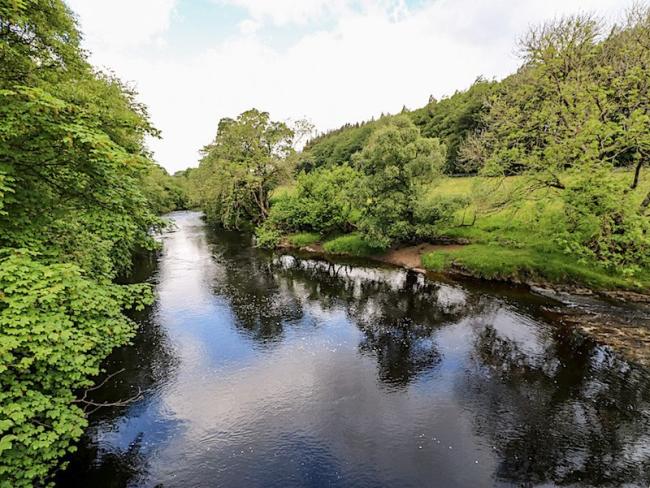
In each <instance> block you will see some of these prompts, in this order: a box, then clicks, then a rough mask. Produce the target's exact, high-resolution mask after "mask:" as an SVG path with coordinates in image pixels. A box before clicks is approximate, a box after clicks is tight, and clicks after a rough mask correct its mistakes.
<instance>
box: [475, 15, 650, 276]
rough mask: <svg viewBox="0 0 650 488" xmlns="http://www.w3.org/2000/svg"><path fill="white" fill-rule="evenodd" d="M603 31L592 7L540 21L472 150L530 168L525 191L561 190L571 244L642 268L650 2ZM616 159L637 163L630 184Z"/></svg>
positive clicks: (511, 168)
mask: <svg viewBox="0 0 650 488" xmlns="http://www.w3.org/2000/svg"><path fill="white" fill-rule="evenodd" d="M603 31H604V28H603V26H602V25H601V23H600V22H599V21H598V20H596V19H595V18H593V17H591V16H588V15H582V16H574V17H568V18H564V19H560V20H558V21H555V22H552V23H548V24H545V25H542V26H540V27H538V28H534V29H532V30H531V31H530V33H529V34H528V36H527V37H526V38H524V40H523V41H522V51H523V56H524V61H525V64H524V66H523V67H522V68H521V69H520V71H519V72H518V73H517V74H515V75H513V76H511V77H510V78H508V79H507V80H505V81H504V82H503V83H502V85H501V86H500V87H499V89H498V90H497V92H496V94H495V95H494V96H493V97H491V99H490V101H489V110H488V112H487V113H486V115H485V118H484V128H485V129H484V130H483V131H482V132H481V133H480V134H478V135H477V136H476V138H474V139H473V140H471V141H470V142H469V143H468V144H467V146H466V147H465V148H464V153H465V155H466V157H467V158H468V159H470V160H472V159H473V161H474V164H475V165H476V166H478V167H481V168H482V172H483V174H486V175H491V176H503V175H512V174H522V175H525V176H526V177H527V181H528V184H527V185H526V186H527V191H525V192H522V195H530V193H532V192H536V191H537V190H540V189H549V188H551V189H553V190H555V191H556V192H558V193H561V194H562V199H563V200H564V201H565V203H566V206H565V209H566V212H565V215H564V219H563V220H564V223H565V226H564V227H563V228H561V229H560V236H559V238H560V240H561V241H562V244H563V245H564V246H565V249H566V250H567V251H568V252H570V253H575V254H577V255H579V256H589V257H591V258H593V259H597V260H598V261H600V262H602V263H604V264H606V265H607V266H610V267H618V266H624V267H627V269H628V271H629V272H634V270H635V268H636V266H637V264H642V265H646V264H647V261H646V260H645V259H641V261H639V259H640V258H641V257H642V256H644V255H647V249H648V246H649V245H650V236H649V234H648V226H647V215H646V211H647V209H648V206H650V194H647V195H646V196H645V198H642V199H639V198H637V196H636V195H635V192H634V190H636V188H637V186H638V183H639V178H640V175H641V171H642V168H643V167H644V166H645V165H646V164H647V160H648V156H649V155H650V132H649V131H648V130H647V128H648V127H650V96H649V95H650V92H649V90H650V46H648V43H647V40H648V39H649V38H650V9H648V8H641V7H639V8H637V9H635V10H632V11H631V12H630V13H629V16H628V20H627V22H626V23H625V24H624V25H621V26H615V27H614V28H613V29H612V30H611V31H610V33H609V34H608V35H607V36H606V37H605V38H604V39H603V36H602V32H603ZM601 39H603V40H601ZM615 167H624V168H625V167H626V168H631V169H633V170H634V178H633V180H632V181H631V182H630V183H629V184H628V185H627V186H626V185H621V184H619V183H618V182H617V181H615V180H614V178H613V169H614V168H615ZM527 198H528V197H527ZM639 200H640V201H639ZM635 202H636V203H635ZM635 205H636V208H634V206H635ZM565 229H566V230H565Z"/></svg>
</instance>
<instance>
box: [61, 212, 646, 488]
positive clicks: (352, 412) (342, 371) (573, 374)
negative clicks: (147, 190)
mask: <svg viewBox="0 0 650 488" xmlns="http://www.w3.org/2000/svg"><path fill="white" fill-rule="evenodd" d="M172 217H173V218H174V220H175V221H176V226H177V229H176V230H175V231H173V232H168V233H166V234H165V235H164V236H163V237H162V241H163V250H162V252H161V253H160V256H159V257H158V259H157V262H151V263H146V262H145V263H141V264H142V266H141V268H142V269H141V270H140V271H141V272H142V273H144V274H145V275H150V279H151V281H152V283H154V284H155V287H156V294H157V299H156V303H155V305H154V306H153V307H152V308H151V309H150V310H148V311H146V313H143V314H142V315H141V316H139V317H138V320H139V322H140V323H141V326H140V331H139V333H138V336H137V338H136V339H135V341H134V344H133V345H132V346H129V347H125V348H122V349H120V350H118V351H116V352H115V353H114V354H113V355H112V356H111V357H110V358H109V360H108V361H107V365H106V367H107V372H108V373H112V372H117V371H120V370H121V369H122V368H124V369H125V371H124V372H122V373H120V374H117V375H116V376H115V377H114V378H112V380H111V381H109V382H108V383H107V384H106V385H105V386H104V387H103V388H101V389H100V390H98V391H97V392H95V397H94V400H95V401H100V402H103V401H119V400H122V399H126V398H129V397H132V396H134V395H135V394H137V393H138V391H142V395H141V397H140V398H139V399H138V400H136V401H134V402H132V403H129V404H128V405H125V406H115V407H112V408H104V409H101V410H100V411H98V412H96V413H95V414H93V415H92V416H91V425H90V427H89V429H88V432H87V435H86V436H85V437H84V438H83V439H82V441H81V443H80V446H79V451H78V452H77V453H76V454H75V455H74V456H72V457H71V459H70V466H69V468H68V469H67V470H66V471H65V472H64V473H62V474H61V475H60V476H59V477H58V479H57V486H60V487H73V486H79V487H91V486H92V487H96V488H101V487H123V486H143V487H154V486H159V487H212V486H215V487H250V488H253V487H278V488H280V487H281V488H285V487H303V486H304V487H330V486H332V487H381V486H386V487H410V486H413V487H424V486H426V487H430V486H439V487H445V488H451V487H482V486H556V485H570V486H622V485H627V486H648V485H649V484H650V377H649V375H648V371H647V370H644V369H642V368H640V367H636V366H634V365H633V364H631V363H628V362H626V361H625V360H624V359H622V358H621V357H619V356H618V355H617V354H616V353H614V352H613V351H612V350H610V349H608V348H605V347H601V346H598V345H596V344H595V343H593V342H592V341H590V340H587V339H585V338H583V337H582V336H580V335H578V334H576V333H574V332H573V331H572V330H571V329H569V328H567V327H564V326H561V325H560V324H558V323H555V322H554V320H553V316H552V314H549V313H547V311H546V310H547V306H548V305H549V302H548V299H546V298H543V297H538V296H535V295H532V294H529V293H527V292H525V291H523V290H518V289H515V288H506V287H502V288H496V287H494V286H485V285H484V286H478V285H476V284H471V283H457V282H442V281H435V280H432V279H427V278H425V277H424V276H422V275H419V274H416V273H413V272H407V271H405V270H402V269H398V268H391V267H385V266H379V265H376V264H371V263H368V262H363V261H354V262H353V261H340V262H336V263H330V262H327V261H323V260H318V259H314V258H312V257H308V256H302V257H299V256H290V255H281V254H273V253H270V252H265V251H262V250H258V249H255V248H253V247H252V246H251V242H250V238H247V237H244V236H242V235H240V234H237V233H229V232H218V233H217V232H212V231H209V230H208V229H207V228H206V226H205V225H204V223H203V221H202V220H201V218H200V214H198V213H196V212H177V213H174V214H172Z"/></svg>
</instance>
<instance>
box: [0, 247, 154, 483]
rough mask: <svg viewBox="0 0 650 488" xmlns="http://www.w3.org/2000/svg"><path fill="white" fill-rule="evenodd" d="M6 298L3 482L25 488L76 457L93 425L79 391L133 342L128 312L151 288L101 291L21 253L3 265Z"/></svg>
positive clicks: (1, 322)
mask: <svg viewBox="0 0 650 488" xmlns="http://www.w3.org/2000/svg"><path fill="white" fill-rule="evenodd" d="M0 290H1V291H0V384H1V385H2V390H1V391H0V479H2V480H4V481H3V483H4V482H7V484H6V485H5V484H2V486H16V487H23V486H24V487H27V486H32V484H33V483H34V481H35V480H41V481H42V480H44V479H46V477H47V476H48V474H49V472H50V470H51V469H53V468H54V467H55V466H57V465H59V462H58V461H59V458H60V457H62V456H63V455H65V454H66V453H67V452H72V451H73V450H74V446H73V442H74V441H76V440H77V439H78V438H79V437H80V436H81V434H82V433H83V429H84V427H85V426H86V424H87V422H86V418H85V414H84V411H83V410H82V408H80V406H81V405H82V404H80V403H78V402H77V401H76V400H75V398H76V397H75V391H77V390H79V389H82V388H87V387H89V386H91V385H92V383H93V382H92V380H91V378H92V377H94V376H96V375H97V374H98V373H99V366H100V362H101V361H102V359H103V358H105V357H106V356H107V355H108V354H109V353H110V352H111V350H112V349H113V348H115V347H117V346H120V345H123V344H126V343H127V342H128V341H129V339H130V338H131V337H132V336H133V334H134V332H135V324H134V323H133V322H132V321H131V320H129V319H127V318H126V317H125V316H124V315H123V314H122V310H123V308H125V307H126V308H129V307H132V306H136V307H137V308H141V307H142V306H144V304H145V303H149V302H151V300H152V296H151V293H150V291H148V290H149V288H148V287H147V286H145V285H131V286H118V285H112V284H99V283H97V282H94V281H91V280H89V279H86V278H84V277H83V276H82V272H81V270H80V269H79V268H78V267H77V266H75V265H72V264H52V265H46V264H42V263H39V262H37V261H34V260H33V259H32V258H31V257H30V256H29V254H27V253H26V252H24V253H20V252H15V251H12V252H11V253H7V252H5V253H4V257H3V258H2V260H1V261H0ZM75 402H76V403H75ZM0 484H1V483H0Z"/></svg>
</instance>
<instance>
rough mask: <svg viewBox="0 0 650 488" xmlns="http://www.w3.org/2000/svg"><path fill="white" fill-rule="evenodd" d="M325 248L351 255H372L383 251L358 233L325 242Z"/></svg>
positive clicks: (330, 251)
mask: <svg viewBox="0 0 650 488" xmlns="http://www.w3.org/2000/svg"><path fill="white" fill-rule="evenodd" d="M323 249H325V251H327V252H329V253H332V254H348V255H351V256H372V255H374V254H378V253H381V252H382V251H383V249H382V248H378V247H376V246H373V245H372V244H370V243H369V242H368V241H366V240H364V239H363V237H362V236H361V235H360V234H357V233H352V234H346V235H343V236H339V237H335V238H334V239H331V240H329V241H327V242H325V243H323Z"/></svg>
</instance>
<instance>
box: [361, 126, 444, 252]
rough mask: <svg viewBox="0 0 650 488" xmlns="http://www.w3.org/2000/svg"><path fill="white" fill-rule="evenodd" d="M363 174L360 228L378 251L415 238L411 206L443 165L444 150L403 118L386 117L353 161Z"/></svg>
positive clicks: (413, 214) (413, 210)
mask: <svg viewBox="0 0 650 488" xmlns="http://www.w3.org/2000/svg"><path fill="white" fill-rule="evenodd" d="M354 161H355V164H356V166H357V167H358V168H359V169H360V170H361V171H362V172H363V173H364V174H365V175H366V179H365V194H364V195H363V196H364V199H365V201H364V202H363V213H362V217H361V220H360V224H359V227H360V230H362V231H363V233H364V234H365V235H366V236H367V238H368V239H369V240H370V241H371V242H373V243H376V244H377V246H378V247H386V246H388V245H389V243H390V242H391V241H392V240H395V239H406V240H408V239H412V238H413V237H415V235H416V223H417V222H416V218H415V208H416V205H417V200H418V198H419V197H420V196H421V189H422V187H423V186H424V185H427V184H429V183H431V182H432V181H433V180H434V179H435V178H436V177H437V176H438V175H439V174H440V173H441V169H442V166H443V164H444V162H445V146H444V145H443V144H441V143H440V141H439V140H438V139H435V138H425V137H422V136H421V135H420V131H419V129H418V128H417V127H416V126H415V125H414V124H413V122H411V120H410V119H409V118H408V117H407V116H406V115H401V116H397V117H393V118H389V119H386V120H385V121H384V122H383V123H382V124H381V125H380V126H379V127H378V128H377V129H376V130H375V131H374V132H373V134H372V135H371V136H370V139H369V140H368V143H367V144H366V146H365V147H364V148H363V149H362V150H361V151H360V152H359V153H357V155H356V156H355V158H354Z"/></svg>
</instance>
